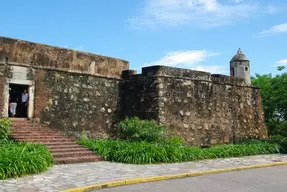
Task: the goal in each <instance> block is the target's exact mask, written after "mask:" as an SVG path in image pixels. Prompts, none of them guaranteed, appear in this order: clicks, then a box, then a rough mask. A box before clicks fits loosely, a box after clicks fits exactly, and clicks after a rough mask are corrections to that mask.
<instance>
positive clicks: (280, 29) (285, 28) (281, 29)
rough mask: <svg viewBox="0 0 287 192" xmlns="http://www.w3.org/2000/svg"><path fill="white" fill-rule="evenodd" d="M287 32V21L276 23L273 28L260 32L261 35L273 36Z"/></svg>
mask: <svg viewBox="0 0 287 192" xmlns="http://www.w3.org/2000/svg"><path fill="white" fill-rule="evenodd" d="M286 32H287V23H283V24H280V25H274V26H272V27H271V28H269V29H267V30H264V31H261V32H260V33H259V37H266V36H271V35H275V34H279V33H286Z"/></svg>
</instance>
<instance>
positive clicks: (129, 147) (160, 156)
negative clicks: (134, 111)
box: [80, 139, 279, 164]
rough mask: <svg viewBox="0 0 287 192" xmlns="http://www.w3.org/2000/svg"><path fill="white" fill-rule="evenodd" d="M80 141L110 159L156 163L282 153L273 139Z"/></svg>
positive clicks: (124, 161) (133, 162) (134, 162)
mask: <svg viewBox="0 0 287 192" xmlns="http://www.w3.org/2000/svg"><path fill="white" fill-rule="evenodd" d="M80 144H82V145H85V146H86V147H88V148H90V149H92V150H94V151H97V152H98V153H99V155H101V156H103V157H104V158H105V159H106V160H108V161H114V162H121V163H132V164H154V163H162V162H164V163H175V162H186V161H197V160H203V159H214V158H226V157H240V156H250V155H260V154H273V153H278V152H279V151H278V145H277V144H272V143H257V144H238V145H219V146H215V147H211V148H206V149H201V148H199V147H187V146H184V145H175V144H164V143H148V142H146V141H141V142H133V141H120V140H108V139H106V140H81V141H80Z"/></svg>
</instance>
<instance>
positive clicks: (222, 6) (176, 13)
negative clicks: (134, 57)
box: [129, 0, 259, 27]
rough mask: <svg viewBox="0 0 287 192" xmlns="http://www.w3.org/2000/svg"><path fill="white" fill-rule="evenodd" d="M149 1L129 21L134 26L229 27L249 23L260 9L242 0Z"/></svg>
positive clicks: (254, 4) (256, 5)
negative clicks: (228, 1)
mask: <svg viewBox="0 0 287 192" xmlns="http://www.w3.org/2000/svg"><path fill="white" fill-rule="evenodd" d="M145 2H146V3H145V6H144V7H143V8H142V10H141V11H140V13H139V14H138V15H137V16H136V17H134V18H131V19H129V21H130V22H131V24H133V25H134V26H137V27H140V26H143V27H147V26H148V27H159V26H177V25H180V24H190V25H191V24H192V25H199V26H205V27H206V26H208V27H210V26H220V25H228V24H232V23H234V22H242V21H246V19H247V18H248V17H249V16H250V15H252V14H255V13H256V12H257V11H258V9H259V5H258V4H256V3H251V2H250V1H242V0H232V2H230V3H220V2H219V1H218V0H146V1H145Z"/></svg>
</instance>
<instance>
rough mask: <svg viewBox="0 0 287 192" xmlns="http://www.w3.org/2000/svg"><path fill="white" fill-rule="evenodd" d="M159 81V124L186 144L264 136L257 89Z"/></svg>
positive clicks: (187, 81) (188, 81)
mask: <svg viewBox="0 0 287 192" xmlns="http://www.w3.org/2000/svg"><path fill="white" fill-rule="evenodd" d="M162 82H163V84H162V85H163V88H162V90H160V91H161V92H163V97H162V98H161V101H162V103H163V104H162V107H161V108H160V114H161V116H162V117H163V118H164V120H162V123H164V124H166V125H167V127H169V129H172V132H173V133H175V134H176V135H180V136H182V137H183V138H185V139H186V140H187V141H188V142H190V143H193V144H196V145H210V144H217V143H228V142H234V141H235V142H236V141H238V140H240V139H244V138H247V137H259V138H263V137H265V136H266V127H265V124H264V117H263V115H264V114H263V112H262V110H260V107H261V103H260V101H259V100H258V96H259V97H260V95H259V90H258V89H255V88H251V87H236V86H230V85H220V84H216V83H212V82H209V83H207V82H200V81H196V82H194V81H190V80H182V79H175V78H163V80H162ZM261 109H262V108H261Z"/></svg>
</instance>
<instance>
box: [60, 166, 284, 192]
mask: <svg viewBox="0 0 287 192" xmlns="http://www.w3.org/2000/svg"><path fill="white" fill-rule="evenodd" d="M282 165H287V162H277V163H268V164H260V165H250V166H242V167H234V168H227V169H218V170H209V171H201V172H194V173H180V174H173V175H164V176H154V177H145V178H135V179H125V180H118V181H111V182H105V183H99V184H95V185H90V186H84V187H78V188H72V189H67V190H63V191H61V192H85V191H88V190H95V189H104V188H111V187H116V186H122V185H131V184H138V183H147V182H154V181H163V180H169V179H179V178H185V177H196V176H203V175H211V174H218V173H224V172H232V171H242V170H247V169H256V168H265V167H273V166H282Z"/></svg>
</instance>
